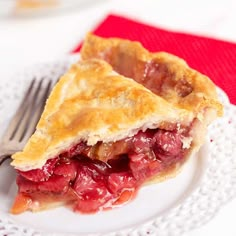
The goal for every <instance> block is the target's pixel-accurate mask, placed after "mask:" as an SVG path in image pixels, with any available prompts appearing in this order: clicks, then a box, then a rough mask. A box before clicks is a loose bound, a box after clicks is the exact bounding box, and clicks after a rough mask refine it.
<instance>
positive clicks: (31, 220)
mask: <svg viewBox="0 0 236 236" xmlns="http://www.w3.org/2000/svg"><path fill="white" fill-rule="evenodd" d="M77 59H78V57H77V56H73V57H71V56H70V57H67V58H64V59H61V60H58V61H56V62H50V63H45V64H40V65H37V66H34V67H31V68H28V69H26V70H24V71H22V72H21V73H17V74H16V75H15V76H14V77H13V78H11V79H9V78H5V79H3V80H2V82H1V84H0V92H1V97H0V114H1V118H0V119H1V120H0V130H1V131H0V134H1V132H2V131H3V130H4V127H6V125H7V123H8V121H9V119H10V117H11V116H12V115H13V112H14V111H15V109H16V107H17V105H18V102H19V100H20V97H21V96H22V94H23V92H24V89H25V88H26V87H27V84H28V83H29V81H30V80H31V79H32V78H33V77H38V78H40V77H50V78H54V79H57V78H58V77H59V75H61V74H62V73H63V72H64V71H65V70H66V69H67V68H68V66H69V65H70V64H71V63H72V62H74V61H75V60H77ZM219 96H220V99H221V100H222V102H223V104H224V105H225V115H224V117H223V118H222V119H219V120H217V121H216V122H214V124H213V125H211V126H210V127H209V137H208V142H206V144H205V145H204V146H203V148H202V149H201V150H200V152H199V153H198V154H196V155H195V156H194V157H192V158H191V159H190V161H189V162H188V163H187V164H186V165H185V166H184V168H183V170H182V171H181V173H180V174H179V175H178V176H177V177H176V178H174V179H170V180H168V181H166V182H163V183H160V184H156V185H151V186H146V187H144V188H142V189H141V191H140V192H139V194H138V196H137V197H136V199H135V200H134V201H133V202H131V203H129V204H127V205H125V206H123V207H121V208H118V209H114V210H110V211H105V212H100V213H97V214H92V215H81V214H75V213H73V212H71V211H69V210H68V209H65V208H57V209H53V210H50V211H46V212H40V213H34V214H33V213H30V212H27V213H24V214H21V215H17V216H13V215H10V214H9V213H8V210H9V208H10V206H11V204H12V201H13V199H14V195H15V193H16V191H17V188H16V185H15V174H14V170H13V169H12V168H11V167H9V165H8V164H7V163H5V164H4V165H3V166H1V167H0V196H1V204H0V235H21V236H41V235H93V236H98V235H113V236H118V235H119V236H123V235H128V234H129V235H130V236H136V235H160V236H162V235H163V236H164V235H182V234H183V233H184V232H187V231H189V230H191V229H193V228H196V227H199V226H201V225H202V224H204V223H206V222H207V221H208V220H209V219H211V218H212V217H213V216H214V215H215V213H216V212H217V211H218V210H219V208H220V207H221V206H222V205H223V204H224V203H227V202H228V201H229V200H230V199H231V198H233V197H235V196H236V158H234V157H233V154H235V153H236V149H235V147H236V139H232V137H234V136H235V133H236V107H235V106H233V105H230V104H229V101H228V99H227V96H226V95H225V94H224V93H223V92H222V91H221V90H219ZM3 117H4V120H3Z"/></svg>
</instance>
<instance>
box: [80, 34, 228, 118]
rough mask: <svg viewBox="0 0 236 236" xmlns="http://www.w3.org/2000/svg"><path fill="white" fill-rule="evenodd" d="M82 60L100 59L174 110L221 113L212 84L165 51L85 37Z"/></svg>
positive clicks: (114, 39)
mask: <svg viewBox="0 0 236 236" xmlns="http://www.w3.org/2000/svg"><path fill="white" fill-rule="evenodd" d="M81 57H82V58H83V59H89V58H100V59H103V60H105V61H107V62H108V63H109V64H111V65H112V67H113V69H114V70H115V71H117V72H118V73H120V74H122V75H124V76H127V77H130V78H133V79H134V80H136V81H137V82H138V83H141V84H143V85H144V86H145V87H146V88H148V89H149V90H151V91H152V92H153V93H155V94H157V95H159V96H161V97H162V98H163V99H165V100H166V101H167V102H169V103H171V104H173V105H174V106H175V107H178V108H182V109H185V110H188V111H191V112H194V113H195V114H196V115H200V113H202V112H203V111H204V110H205V109H206V108H209V107H210V108H214V109H215V110H216V111H217V113H218V115H219V116H221V115H222V113H223V107H222V105H221V104H220V103H219V101H218V98H217V93H216V86H215V84H214V83H213V82H212V81H211V80H210V79H209V78H208V77H207V76H205V75H203V74H201V73H199V72H198V71H196V70H194V69H192V68H190V67H189V66H188V65H187V63H186V62H185V61H184V60H183V59H181V58H179V57H177V56H174V55H172V54H169V53H166V52H155V53H152V52H149V51H148V50H146V49H145V48H144V47H143V46H142V45H141V44H140V43H139V42H134V41H129V40H125V39H120V38H107V39H106V38H102V37H98V36H96V35H93V34H90V33H89V34H88V35H87V37H86V38H85V40H84V43H83V47H82V49H81Z"/></svg>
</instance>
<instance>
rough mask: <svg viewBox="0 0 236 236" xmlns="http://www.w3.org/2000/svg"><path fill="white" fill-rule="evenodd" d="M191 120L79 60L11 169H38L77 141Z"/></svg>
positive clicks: (98, 64) (102, 66)
mask: <svg viewBox="0 0 236 236" xmlns="http://www.w3.org/2000/svg"><path fill="white" fill-rule="evenodd" d="M193 118H194V116H193V113H192V112H189V111H187V110H185V109H180V108H175V107H174V106H173V105H172V104H171V103H168V102H167V101H166V100H164V99H163V98H161V97H159V96H156V95H155V94H153V93H152V92H150V91H149V90H148V89H146V88H145V87H143V86H142V85H141V84H138V83H137V82H135V81H134V80H132V79H129V78H126V77H124V76H121V75H119V74H117V73H115V72H114V71H113V70H112V67H111V66H110V65H109V64H107V63H106V62H105V61H102V60H98V59H91V60H87V61H81V62H78V63H77V64H75V65H73V66H72V67H71V69H70V70H69V72H68V73H66V74H65V75H64V76H63V77H62V78H61V79H60V81H59V82H58V83H57V85H56V86H55V87H54V89H53V91H52V93H51V95H50V97H49V99H48V101H47V104H46V106H45V110H44V112H43V114H42V117H41V119H40V121H39V123H38V125H37V130H36V132H35V133H34V134H33V135H32V137H31V138H30V140H29V141H28V143H27V145H26V146H25V148H24V150H23V151H22V152H18V153H16V154H15V155H13V162H12V165H13V166H15V167H16V168H17V169H20V170H30V169H35V168H41V167H42V166H43V165H44V164H45V162H46V161H47V160H48V159H50V158H53V157H55V156H56V155H58V154H59V153H61V152H62V151H64V150H66V149H68V148H69V147H71V146H72V145H74V144H76V143H78V142H79V141H81V140H84V141H86V142H87V143H88V145H93V144H95V143H97V142H98V141H103V142H111V141H116V140H120V139H123V138H125V137H127V136H132V135H134V134H135V133H137V132H138V130H141V129H142V130H146V129H148V128H157V127H159V125H162V124H163V123H179V124H185V125H188V124H190V123H191V121H192V120H193Z"/></svg>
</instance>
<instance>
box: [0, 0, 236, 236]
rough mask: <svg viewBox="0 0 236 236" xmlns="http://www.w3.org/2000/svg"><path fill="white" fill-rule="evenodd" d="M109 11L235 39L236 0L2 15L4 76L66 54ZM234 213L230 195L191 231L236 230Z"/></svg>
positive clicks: (159, 1)
mask: <svg viewBox="0 0 236 236" xmlns="http://www.w3.org/2000/svg"><path fill="white" fill-rule="evenodd" d="M94 2H95V1H94ZM111 12H113V13H119V14H123V15H126V16H129V17H132V18H135V19H138V20H141V21H143V22H147V23H150V24H152V25H157V26H160V27H163V28H168V29H174V30H180V31H185V32H192V33H195V34H200V35H207V36H212V37H216V38H220V39H225V40H229V41H233V42H236V14H235V13H236V1H234V0H216V1H212V0H196V1H191V0H178V1H177V0H139V1H137V0H133V1H132V0H126V1H118V0H113V1H108V0H104V1H100V2H98V3H96V4H94V5H93V6H88V7H83V8H81V9H80V8H77V9H73V10H72V11H68V12H64V13H63V14H54V15H50V16H45V15H44V16H38V17H28V18H27V17H26V18H10V17H8V18H1V19H0V81H1V77H2V76H10V74H11V73H13V72H14V71H16V70H17V69H19V68H21V67H23V66H26V65H30V64H34V63H36V62H41V61H45V60H53V59H54V58H58V57H61V56H63V55H65V54H67V53H68V52H70V51H71V50H72V49H73V48H74V46H76V45H77V43H78V42H79V41H81V39H82V38H83V37H84V35H85V34H86V33H87V32H88V31H89V30H91V29H93V27H95V26H96V24H98V22H99V21H100V20H102V19H103V18H104V17H105V16H106V15H107V14H108V13H111ZM235 219H236V200H232V201H231V202H229V203H228V204H227V205H226V206H224V207H222V209H221V210H220V211H219V212H218V213H217V215H216V216H215V217H214V219H212V220H211V221H210V222H208V223H207V224H206V225H205V226H202V227H201V228H199V229H197V230H194V231H192V232H191V233H188V234H187V235H188V236H198V235H212V236H213V235H214V236H222V235H227V236H235V235H236V227H235Z"/></svg>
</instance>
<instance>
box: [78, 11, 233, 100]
mask: <svg viewBox="0 0 236 236" xmlns="http://www.w3.org/2000/svg"><path fill="white" fill-rule="evenodd" d="M93 32H94V33H95V34H96V35H98V36H102V37H120V38H125V39H130V40H136V41H140V42H141V43H142V44H143V46H144V47H145V48H147V49H148V50H150V51H166V52H170V53H172V54H175V55H177V56H179V57H181V58H183V59H185V60H186V61H187V63H188V64H189V65H190V66H191V67H192V68H195V69H196V70H198V71H200V72H202V73H203V74H206V75H207V76H209V77H210V78H211V79H212V80H213V81H214V83H215V84H216V85H218V86H219V87H220V88H222V89H223V90H224V91H225V92H226V93H227V95H228V97H229V99H230V101H231V103H233V104H236V44H235V43H230V42H226V41H222V40H216V39H212V38H207V37H200V36H195V35H190V34H186V33H179V32H171V31H167V30H163V29H160V28H157V27H153V26H149V25H146V24H143V23H141V22H136V21H134V20H131V19H127V18H124V17H122V16H117V15H109V16H107V17H106V18H105V20H104V21H103V22H101V23H100V24H99V25H98V27H97V28H96V29H95V30H94V31H93ZM80 48H81V44H79V46H78V47H77V48H75V50H74V51H73V52H78V51H79V50H80Z"/></svg>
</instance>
